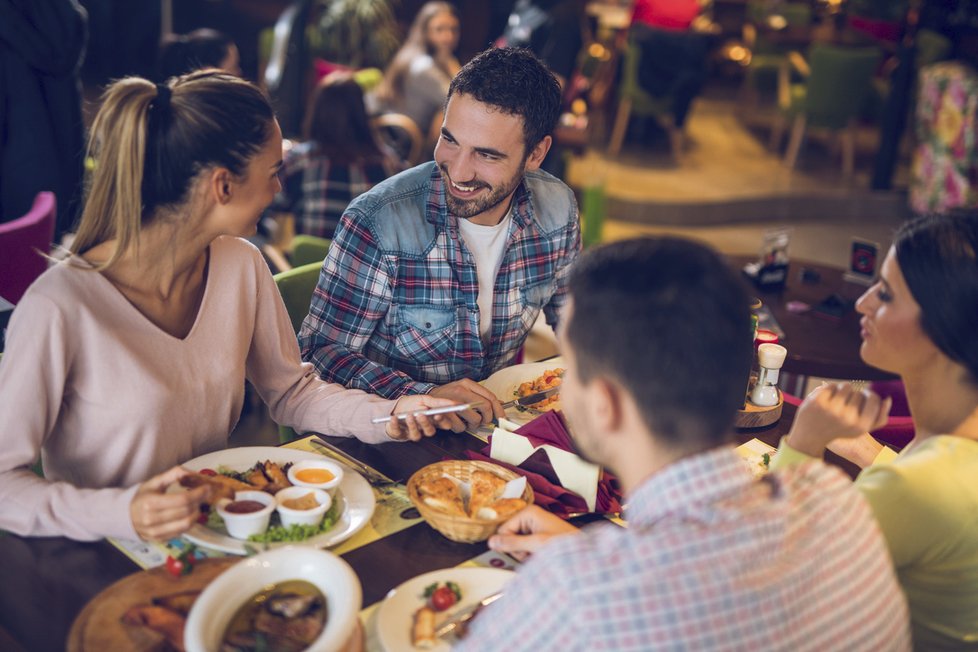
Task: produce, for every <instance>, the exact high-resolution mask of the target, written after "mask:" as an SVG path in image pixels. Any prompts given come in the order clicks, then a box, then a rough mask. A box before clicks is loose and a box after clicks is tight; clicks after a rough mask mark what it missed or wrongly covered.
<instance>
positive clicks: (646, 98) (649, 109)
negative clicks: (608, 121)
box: [608, 39, 683, 161]
mask: <svg viewBox="0 0 978 652" xmlns="http://www.w3.org/2000/svg"><path fill="white" fill-rule="evenodd" d="M641 59H642V51H641V50H640V49H639V47H638V45H636V44H635V43H634V42H632V40H631V39H629V40H627V41H626V43H625V47H624V57H623V59H622V68H621V81H619V83H618V111H617V113H616V114H615V123H614V127H612V130H611V141H610V143H609V144H608V154H610V155H611V156H618V153H619V152H620V151H621V146H622V143H623V142H624V140H625V132H627V131H628V121H629V120H630V119H631V117H632V114H637V115H640V116H644V117H648V118H655V119H656V120H657V121H658V122H659V123H660V124H661V125H662V127H663V129H665V130H666V133H667V134H668V135H669V148H670V150H671V151H672V156H673V158H674V159H676V160H677V161H678V160H679V157H680V155H681V152H682V139H683V137H682V131H681V130H680V129H679V128H678V127H676V125H675V122H674V121H673V117H672V98H671V97H669V96H664V97H654V96H652V95H650V94H649V93H647V92H645V90H643V89H642V86H641V85H640V84H639V82H638V70H639V67H640V66H641V63H642V61H641Z"/></svg>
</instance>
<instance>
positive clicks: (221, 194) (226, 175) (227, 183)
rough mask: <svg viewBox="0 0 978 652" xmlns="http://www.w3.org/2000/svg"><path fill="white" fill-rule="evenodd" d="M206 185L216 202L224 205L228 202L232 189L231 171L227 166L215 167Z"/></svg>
mask: <svg viewBox="0 0 978 652" xmlns="http://www.w3.org/2000/svg"><path fill="white" fill-rule="evenodd" d="M208 187H209V189H210V193H211V195H212V196H213V197H214V200H215V201H217V203H218V204H221V205H224V204H227V203H228V202H230V201H231V193H232V191H233V184H232V183H231V171H230V170H228V169H227V168H215V169H214V170H213V171H212V172H211V174H210V179H209V183H208Z"/></svg>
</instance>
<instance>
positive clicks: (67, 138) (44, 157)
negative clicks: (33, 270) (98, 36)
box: [0, 0, 88, 242]
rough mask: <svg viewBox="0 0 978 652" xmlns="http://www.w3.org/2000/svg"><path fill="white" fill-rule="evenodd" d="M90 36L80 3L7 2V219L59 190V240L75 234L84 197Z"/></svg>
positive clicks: (3, 142) (0, 76) (3, 147)
mask: <svg viewBox="0 0 978 652" xmlns="http://www.w3.org/2000/svg"><path fill="white" fill-rule="evenodd" d="M87 34H88V32H87V27H86V14H85V10H84V9H82V8H81V6H80V5H79V4H78V3H77V2H76V1H75V0H0V222H8V221H10V220H13V219H16V218H18V217H20V216H22V215H24V214H26V213H27V212H28V211H29V210H30V208H31V205H32V204H33V202H34V197H35V196H36V195H37V193H38V192H40V191H42V190H50V191H53V192H54V194H55V196H56V198H57V204H58V218H57V223H56V225H55V232H54V241H55V242H59V241H60V239H61V234H63V233H64V232H66V231H69V230H71V227H72V225H73V223H74V221H75V216H76V213H77V210H78V203H79V201H80V198H81V185H82V176H83V160H84V150H85V137H84V127H83V122H82V112H81V87H80V84H79V80H78V68H79V66H80V65H81V61H82V59H83V58H84V53H85V42H86V39H87Z"/></svg>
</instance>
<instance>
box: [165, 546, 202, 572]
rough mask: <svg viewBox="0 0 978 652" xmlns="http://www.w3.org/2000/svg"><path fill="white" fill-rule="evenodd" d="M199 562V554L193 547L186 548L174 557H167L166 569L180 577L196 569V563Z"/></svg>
mask: <svg viewBox="0 0 978 652" xmlns="http://www.w3.org/2000/svg"><path fill="white" fill-rule="evenodd" d="M196 563H197V554H196V553H195V551H194V549H193V548H188V549H187V550H184V551H183V552H181V553H180V554H179V555H177V556H176V557H174V556H173V555H170V556H169V557H167V558H166V564H165V565H166V570H167V571H168V572H169V573H170V575H173V576H174V577H180V576H181V575H187V574H188V573H190V571H192V570H193V569H194V564H196Z"/></svg>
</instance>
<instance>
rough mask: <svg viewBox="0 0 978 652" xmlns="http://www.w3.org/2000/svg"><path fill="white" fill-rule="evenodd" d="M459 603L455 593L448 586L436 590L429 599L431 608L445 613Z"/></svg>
mask: <svg viewBox="0 0 978 652" xmlns="http://www.w3.org/2000/svg"><path fill="white" fill-rule="evenodd" d="M457 601H458V598H457V597H456V595H455V593H454V592H453V591H452V590H451V589H450V588H448V587H447V586H440V587H438V588H437V589H435V590H434V592H433V593H432V594H431V598H429V603H430V604H431V608H432V609H434V610H435V611H445V610H446V609H449V608H450V607H451V606H452V605H454V604H455V603H456V602H457Z"/></svg>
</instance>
